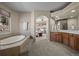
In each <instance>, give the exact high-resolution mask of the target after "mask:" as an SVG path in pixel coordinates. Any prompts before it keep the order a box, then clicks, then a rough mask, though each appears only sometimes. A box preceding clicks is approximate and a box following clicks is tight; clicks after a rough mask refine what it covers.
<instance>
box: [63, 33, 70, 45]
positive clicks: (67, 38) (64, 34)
mask: <svg viewBox="0 0 79 59" xmlns="http://www.w3.org/2000/svg"><path fill="white" fill-rule="evenodd" d="M62 37H63V44H65V45H69V34H68V33H62Z"/></svg>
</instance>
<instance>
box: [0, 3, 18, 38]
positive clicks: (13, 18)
mask: <svg viewBox="0 0 79 59" xmlns="http://www.w3.org/2000/svg"><path fill="white" fill-rule="evenodd" d="M0 8H2V9H4V10H6V11H8V12H10V14H11V16H10V20H11V32H8V33H4V34H3V33H0V38H2V37H5V36H7V35H8V34H10V33H16V34H17V33H19V15H18V13H17V12H14V11H12V10H10V9H9V8H8V7H6V6H5V5H2V4H0Z"/></svg>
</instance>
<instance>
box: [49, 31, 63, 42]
mask: <svg viewBox="0 0 79 59" xmlns="http://www.w3.org/2000/svg"><path fill="white" fill-rule="evenodd" d="M50 40H51V41H56V42H62V36H61V32H51V34H50Z"/></svg>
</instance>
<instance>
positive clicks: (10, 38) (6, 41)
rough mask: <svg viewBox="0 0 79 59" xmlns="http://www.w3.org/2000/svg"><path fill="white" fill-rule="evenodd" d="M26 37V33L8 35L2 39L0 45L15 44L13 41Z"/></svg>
mask: <svg viewBox="0 0 79 59" xmlns="http://www.w3.org/2000/svg"><path fill="white" fill-rule="evenodd" d="M24 38H25V36H24V35H16V36H12V37H8V38H5V39H2V40H0V45H9V44H13V43H16V42H18V41H21V40H23V39H24Z"/></svg>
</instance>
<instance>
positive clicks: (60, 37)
mask: <svg viewBox="0 0 79 59" xmlns="http://www.w3.org/2000/svg"><path fill="white" fill-rule="evenodd" d="M56 36H57V37H56V41H58V42H62V34H61V32H57V34H56Z"/></svg>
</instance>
